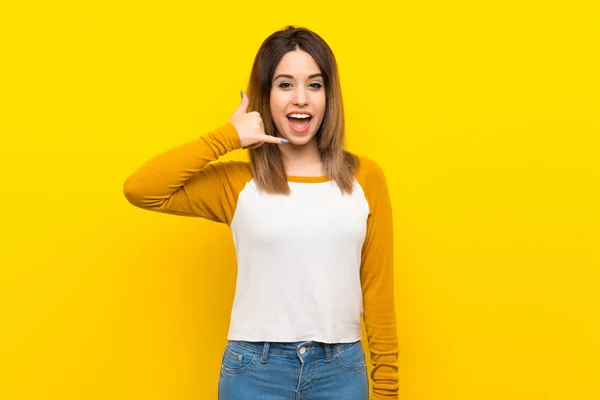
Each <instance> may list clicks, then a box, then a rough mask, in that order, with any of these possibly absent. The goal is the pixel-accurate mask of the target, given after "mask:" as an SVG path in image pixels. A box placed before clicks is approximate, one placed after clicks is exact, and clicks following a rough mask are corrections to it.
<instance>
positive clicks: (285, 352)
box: [228, 340, 360, 358]
mask: <svg viewBox="0 0 600 400" xmlns="http://www.w3.org/2000/svg"><path fill="white" fill-rule="evenodd" d="M357 342H360V340H358V341H354V342H348V343H324V342H318V341H314V340H305V341H300V342H250V341H245V340H229V341H228V344H229V345H231V346H234V347H240V348H242V349H244V350H246V351H250V352H253V353H257V354H263V353H264V352H265V349H266V351H267V352H268V354H269V356H280V357H290V358H294V357H296V356H297V355H298V354H300V355H302V356H304V357H307V356H311V357H318V358H320V357H326V356H327V353H329V354H330V357H333V356H335V355H336V354H337V353H339V352H340V351H343V350H345V349H347V348H348V347H350V346H352V345H354V344H356V343H357Z"/></svg>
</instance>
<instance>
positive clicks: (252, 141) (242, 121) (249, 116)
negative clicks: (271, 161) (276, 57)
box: [229, 92, 288, 149]
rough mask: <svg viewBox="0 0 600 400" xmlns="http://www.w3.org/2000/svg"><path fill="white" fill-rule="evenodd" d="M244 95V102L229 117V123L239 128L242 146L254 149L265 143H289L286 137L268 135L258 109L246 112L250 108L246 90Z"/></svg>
mask: <svg viewBox="0 0 600 400" xmlns="http://www.w3.org/2000/svg"><path fill="white" fill-rule="evenodd" d="M242 96H243V97H242V102H241V103H240V105H239V106H238V108H237V109H236V110H235V112H234V113H233V115H232V116H231V118H230V119H229V123H230V124H233V126H235V129H237V132H238V135H239V136H240V142H241V143H242V147H243V148H249V149H254V148H257V147H260V146H262V145H263V143H275V144H281V143H288V141H287V140H286V139H283V138H278V137H275V136H271V135H267V134H266V133H265V126H264V125H263V121H262V118H261V116H260V114H259V113H258V111H251V112H249V113H246V109H247V108H248V96H246V93H244V92H242Z"/></svg>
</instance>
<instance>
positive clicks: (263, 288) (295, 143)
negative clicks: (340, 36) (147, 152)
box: [124, 26, 398, 400]
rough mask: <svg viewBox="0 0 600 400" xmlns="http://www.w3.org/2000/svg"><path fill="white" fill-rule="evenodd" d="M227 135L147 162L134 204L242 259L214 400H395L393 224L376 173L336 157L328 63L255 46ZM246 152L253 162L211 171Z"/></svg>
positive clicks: (292, 37)
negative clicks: (213, 226) (196, 229)
mask: <svg viewBox="0 0 600 400" xmlns="http://www.w3.org/2000/svg"><path fill="white" fill-rule="evenodd" d="M241 96H242V100H241V104H240V105H239V107H238V108H237V110H235V112H234V113H233V115H232V116H231V119H230V120H229V121H228V122H227V123H226V124H224V125H223V126H221V127H219V128H218V129H215V130H213V131H211V132H208V133H206V134H204V135H202V136H200V137H198V138H197V139H194V140H192V141H190V142H188V143H185V144H183V145H180V146H179V147H176V148H173V149H171V150H169V151H166V152H164V153H162V154H160V155H158V156H156V157H154V158H152V159H151V160H149V161H147V162H146V163H144V164H143V165H142V166H141V167H140V168H139V169H138V170H137V171H135V172H134V173H133V174H132V175H131V176H130V177H129V178H128V179H127V181H126V182H125V184H124V193H125V195H126V197H127V199H128V200H129V202H131V203H132V204H133V205H135V206H137V207H141V208H144V209H147V210H152V211H158V212H163V213H170V214H176V215H185V216H193V217H202V218H206V219H209V220H212V221H216V222H221V223H226V224H228V225H229V226H230V228H231V230H232V233H233V240H234V244H235V248H236V255H237V261H238V272H237V283H236V292H235V298H234V302H233V307H232V311H231V320H230V326H229V334H228V342H227V345H226V346H225V349H224V352H223V358H222V364H221V372H220V378H219V388H218V391H219V399H221V400H238V399H243V400H254V399H268V400H275V399H277V400H278V399H281V400H288V399H299V398H303V399H314V400H317V399H323V400H325V399H343V400H362V399H368V398H369V388H370V385H369V380H368V376H367V366H366V359H365V354H364V352H363V349H362V346H361V342H360V340H361V324H360V317H361V315H362V316H363V319H364V323H365V328H366V332H367V341H368V345H369V351H370V356H371V364H372V367H373V368H372V372H371V379H372V392H373V397H372V398H373V399H396V398H398V376H397V372H398V343H397V333H396V319H395V311H394V275H393V261H392V214H391V206H390V199H389V195H388V190H387V185H386V181H385V177H384V174H383V171H382V170H381V169H380V167H379V166H378V165H377V164H376V163H375V162H374V161H372V160H370V159H367V158H365V157H361V156H357V155H354V154H351V153H349V152H347V151H345V150H344V148H343V146H344V111H343V106H342V97H341V90H340V83H339V77H338V71H337V64H336V61H335V57H334V55H333V53H332V51H331V49H330V48H329V46H328V45H327V43H326V42H325V41H324V40H323V39H322V38H321V37H320V36H318V35H317V34H316V33H314V32H312V31H310V30H308V29H305V28H297V27H293V26H288V27H286V28H285V29H283V30H281V31H277V32H275V33H273V34H272V35H270V36H269V37H268V38H267V39H266V40H265V41H264V42H263V44H262V46H261V47H260V49H259V50H258V53H257V55H256V58H255V60H254V65H253V67H252V71H251V76H250V82H249V85H248V88H247V95H246V94H244V93H243V92H242V93H241ZM242 148H247V149H249V151H250V162H241V161H226V162H225V161H217V159H218V158H219V157H220V156H222V155H224V154H226V153H228V152H230V151H234V150H236V149H242Z"/></svg>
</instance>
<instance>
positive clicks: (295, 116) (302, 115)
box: [288, 114, 310, 118]
mask: <svg viewBox="0 0 600 400" xmlns="http://www.w3.org/2000/svg"><path fill="white" fill-rule="evenodd" d="M288 117H292V118H310V115H308V114H290V115H288Z"/></svg>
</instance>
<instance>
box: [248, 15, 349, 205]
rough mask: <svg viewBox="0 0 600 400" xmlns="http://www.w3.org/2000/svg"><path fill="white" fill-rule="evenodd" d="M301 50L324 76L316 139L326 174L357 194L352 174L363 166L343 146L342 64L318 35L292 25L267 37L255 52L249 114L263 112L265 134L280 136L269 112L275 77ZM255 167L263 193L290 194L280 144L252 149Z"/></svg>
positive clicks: (251, 74)
mask: <svg viewBox="0 0 600 400" xmlns="http://www.w3.org/2000/svg"><path fill="white" fill-rule="evenodd" d="M298 49H300V50H303V51H305V52H307V53H308V54H310V56H311V57H312V58H313V59H314V60H315V62H316V63H317V65H318V66H319V69H320V70H321V71H320V72H321V73H322V74H323V80H324V84H325V85H324V86H325V96H326V102H325V103H326V104H325V115H324V117H323V122H322V123H321V126H320V127H319V129H318V131H317V133H316V137H317V144H318V148H319V154H320V156H321V160H322V162H323V166H324V169H325V173H326V174H327V176H328V177H330V178H331V179H333V180H335V181H336V183H337V184H338V186H339V187H340V189H341V190H342V192H343V193H344V192H347V193H352V183H353V180H354V175H353V174H354V171H355V170H356V168H357V166H358V158H357V157H356V156H355V155H353V154H351V153H350V152H348V151H345V150H344V148H343V147H344V144H345V132H344V131H345V128H344V107H343V103H342V93H341V89H340V81H339V75H338V68H337V63H336V60H335V56H334V55H333V52H332V51H331V49H330V48H329V46H328V45H327V43H326V42H325V41H324V40H323V39H322V38H321V37H320V36H319V35H317V34H316V33H314V32H312V31H311V30H309V29H306V28H300V27H294V26H291V25H290V26H287V27H285V28H284V29H282V30H279V31H277V32H274V33H273V34H271V35H270V36H269V37H268V38H266V39H265V41H264V42H263V43H262V45H261V46H260V48H259V50H258V52H257V54H256V57H255V59H254V64H253V65H252V71H251V73H250V80H249V83H248V88H247V90H246V94H247V96H248V100H249V105H248V109H247V112H250V111H258V112H259V113H260V116H261V118H262V120H263V123H264V126H265V133H266V134H267V135H272V136H277V134H276V133H277V132H276V127H275V124H274V122H273V119H272V117H271V108H270V94H271V87H272V80H273V74H274V73H275V69H276V67H277V65H278V64H279V62H280V61H281V59H282V58H283V56H284V55H285V53H287V52H289V51H295V50H298ZM250 163H251V165H252V172H253V175H254V180H255V182H256V184H257V186H258V187H259V188H260V189H262V190H265V191H267V192H269V193H281V194H288V193H289V192H290V188H289V185H288V183H287V177H286V173H285V168H284V164H283V158H282V154H281V151H280V150H279V146H278V145H276V144H272V143H264V144H263V145H262V146H260V147H257V148H255V149H250Z"/></svg>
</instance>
